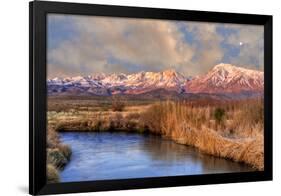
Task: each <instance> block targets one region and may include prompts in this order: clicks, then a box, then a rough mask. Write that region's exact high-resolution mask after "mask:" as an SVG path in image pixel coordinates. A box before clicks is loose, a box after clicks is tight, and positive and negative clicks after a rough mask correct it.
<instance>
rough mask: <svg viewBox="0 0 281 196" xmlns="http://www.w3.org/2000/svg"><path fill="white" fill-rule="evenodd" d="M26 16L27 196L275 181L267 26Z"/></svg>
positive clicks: (106, 13)
mask: <svg viewBox="0 0 281 196" xmlns="http://www.w3.org/2000/svg"><path fill="white" fill-rule="evenodd" d="M29 8H30V106H29V107H30V133H29V134H30V163H29V165H30V182H29V184H30V194H36V195H37V194H57V193H75V192H90V191H106V190H121V189H140V188H153V187H172V186H187V185H203V184H216V183H233V182H250V181H264V180H272V16H268V15H253V14H235V13H219V12H205V11H187V10H174V9H157V8H141V7H124V6H110V5H92V4H77V3H59V2H43V1H33V2H30V4H29Z"/></svg>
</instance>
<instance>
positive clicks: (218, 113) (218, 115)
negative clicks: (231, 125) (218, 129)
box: [214, 108, 225, 124]
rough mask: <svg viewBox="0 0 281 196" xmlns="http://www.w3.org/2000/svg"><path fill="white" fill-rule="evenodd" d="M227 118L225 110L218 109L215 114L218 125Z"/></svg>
mask: <svg viewBox="0 0 281 196" xmlns="http://www.w3.org/2000/svg"><path fill="white" fill-rule="evenodd" d="M224 116H225V110H224V109H222V108H216V109H215V112H214V117H215V120H216V122H217V123H218V124H221V123H222V121H223V118H224Z"/></svg>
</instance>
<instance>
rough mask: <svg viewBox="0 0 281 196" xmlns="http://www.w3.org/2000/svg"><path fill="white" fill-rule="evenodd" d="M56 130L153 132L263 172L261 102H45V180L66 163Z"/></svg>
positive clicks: (53, 178) (56, 176) (55, 177)
mask: <svg viewBox="0 0 281 196" xmlns="http://www.w3.org/2000/svg"><path fill="white" fill-rule="evenodd" d="M60 131H61V132H62V131H77V132H79V131H80V132H81V131H128V132H130V131H134V132H138V133H145V132H147V133H152V134H158V135H160V136H162V137H165V138H170V139H171V140H173V141H175V142H177V143H180V144H185V145H190V146H194V147H196V148H198V149H199V150H200V151H202V152H204V153H207V154H210V155H214V156H218V157H223V158H228V159H231V160H233V161H237V162H243V163H246V164H249V165H251V166H252V167H253V168H255V169H257V170H263V168H264V151H263V147H264V145H263V100H259V99H255V100H244V101H232V102H223V103H222V102H217V101H209V100H200V101H162V102H159V101H155V100H152V101H140V100H129V101H128V100H125V99H122V98H112V99H108V100H107V99H98V100H97V99H77V98H75V99H74V98H63V99H61V98H57V97H54V98H49V99H48V141H47V144H48V149H47V162H48V164H47V170H48V182H57V181H59V170H60V169H62V168H63V167H64V165H66V164H67V162H68V161H69V160H70V156H71V149H70V147H68V146H66V145H64V144H62V143H61V142H60V140H59V135H58V132H60Z"/></svg>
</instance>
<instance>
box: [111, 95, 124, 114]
mask: <svg viewBox="0 0 281 196" xmlns="http://www.w3.org/2000/svg"><path fill="white" fill-rule="evenodd" d="M111 107H112V111H114V112H122V111H123V110H124V108H125V101H124V100H122V99H121V98H120V97H117V96H113V97H112V100H111Z"/></svg>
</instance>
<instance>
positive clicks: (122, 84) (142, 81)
mask: <svg viewBox="0 0 281 196" xmlns="http://www.w3.org/2000/svg"><path fill="white" fill-rule="evenodd" d="M47 87H48V94H49V95H88V96H90V95H100V96H110V95H114V94H124V95H141V94H146V95H147V94H157V93H156V92H159V93H160V92H161V93H160V96H161V94H165V93H173V94H176V95H181V96H183V95H190V94H209V95H222V96H225V95H231V96H238V97H239V96H244V97H245V96H246V97H249V96H260V95H263V89H264V73H263V72H262V71H257V70H251V69H246V68H242V67H238V66H235V65H231V64H223V63H221V64H218V65H215V66H214V67H213V68H212V69H211V70H209V71H208V72H207V73H206V74H204V75H199V76H196V77H193V78H191V77H185V76H183V75H182V74H180V73H178V72H176V71H175V70H165V71H163V72H144V71H142V72H138V73H134V74H123V73H120V74H109V75H106V74H96V75H93V76H86V77H83V76H77V77H66V78H53V79H48V80H47ZM159 93H158V94H159Z"/></svg>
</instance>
